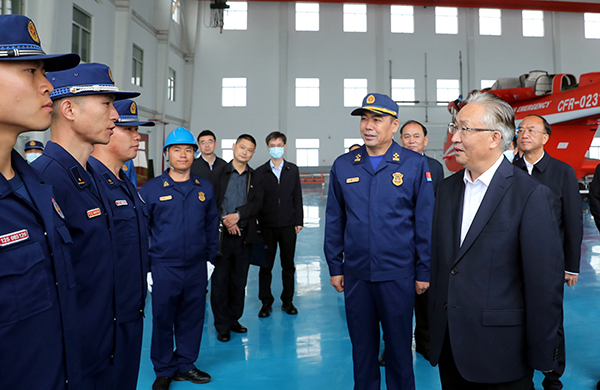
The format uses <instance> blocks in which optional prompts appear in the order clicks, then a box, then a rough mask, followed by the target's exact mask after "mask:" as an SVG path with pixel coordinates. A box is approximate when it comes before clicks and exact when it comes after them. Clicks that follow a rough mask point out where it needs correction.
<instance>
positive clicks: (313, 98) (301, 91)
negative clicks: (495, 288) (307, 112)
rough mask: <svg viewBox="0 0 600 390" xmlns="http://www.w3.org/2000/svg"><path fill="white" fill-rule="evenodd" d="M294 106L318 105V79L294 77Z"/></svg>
mask: <svg viewBox="0 0 600 390" xmlns="http://www.w3.org/2000/svg"><path fill="white" fill-rule="evenodd" d="M296 107H319V79H296Z"/></svg>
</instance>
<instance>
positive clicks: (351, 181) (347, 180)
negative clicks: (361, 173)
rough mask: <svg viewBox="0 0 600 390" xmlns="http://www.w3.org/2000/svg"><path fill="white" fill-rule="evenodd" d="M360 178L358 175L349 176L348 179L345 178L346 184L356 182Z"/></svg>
mask: <svg viewBox="0 0 600 390" xmlns="http://www.w3.org/2000/svg"><path fill="white" fill-rule="evenodd" d="M359 180H360V177H351V178H349V179H346V184H350V183H358V182H359Z"/></svg>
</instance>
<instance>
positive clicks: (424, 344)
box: [415, 290, 429, 353]
mask: <svg viewBox="0 0 600 390" xmlns="http://www.w3.org/2000/svg"><path fill="white" fill-rule="evenodd" d="M428 299H429V290H427V291H425V292H424V293H423V294H420V295H416V296H415V344H416V345H417V351H418V352H420V353H422V352H426V353H429V316H428V314H427V309H428V303H427V301H428Z"/></svg>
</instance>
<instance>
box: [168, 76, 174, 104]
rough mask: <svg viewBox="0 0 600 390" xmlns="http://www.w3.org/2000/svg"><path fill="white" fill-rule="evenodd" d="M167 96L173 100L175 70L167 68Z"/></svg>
mask: <svg viewBox="0 0 600 390" xmlns="http://www.w3.org/2000/svg"><path fill="white" fill-rule="evenodd" d="M167 98H168V99H169V100H170V101H172V102H174V101H175V71H174V70H173V69H171V68H169V78H167Z"/></svg>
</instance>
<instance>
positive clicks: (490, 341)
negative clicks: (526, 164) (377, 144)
mask: <svg viewBox="0 0 600 390" xmlns="http://www.w3.org/2000/svg"><path fill="white" fill-rule="evenodd" d="M467 103H468V104H467V105H466V106H465V107H464V108H463V109H462V110H461V111H460V112H459V113H458V115H457V116H456V119H455V123H451V124H450V125H449V128H448V130H449V132H450V133H451V134H452V142H453V144H454V150H455V153H456V160H457V161H458V162H459V163H460V164H461V165H463V166H464V167H465V169H464V170H463V171H460V172H458V173H456V174H454V175H452V176H450V177H449V178H447V179H446V180H444V181H442V183H440V186H439V188H438V192H437V197H436V204H435V209H434V218H433V230H432V243H434V245H432V248H431V252H432V253H431V255H432V258H431V290H430V292H429V298H430V301H429V304H430V323H429V324H430V333H431V351H430V359H431V360H430V361H431V364H432V365H436V364H438V363H439V370H440V378H441V382H442V388H443V389H444V390H448V389H457V390H458V389H460V390H463V389H482V390H483V389H485V390H500V389H503V390H504V389H523V390H530V389H531V383H532V377H533V370H534V369H537V370H540V371H549V370H552V369H553V368H555V366H556V360H557V357H558V344H559V341H558V337H557V332H558V327H559V324H560V323H561V310H562V294H563V279H564V260H563V251H562V246H561V244H560V234H559V230H558V225H557V223H556V219H555V218H554V216H553V213H552V199H553V198H552V192H551V191H550V190H549V189H548V187H545V186H543V185H541V184H540V183H538V182H537V181H535V180H533V179H532V178H531V177H529V175H527V173H525V172H523V171H522V170H520V169H518V168H515V167H514V166H513V165H511V164H510V163H509V162H508V160H506V159H505V158H504V156H503V151H504V150H506V149H508V146H509V143H510V142H511V141H512V138H513V137H514V111H513V109H512V108H511V107H510V105H508V104H507V103H506V102H504V101H502V100H500V99H499V98H497V97H496V96H494V95H492V94H489V93H479V92H476V93H473V94H472V95H471V96H470V97H469V99H468V100H467Z"/></svg>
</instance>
